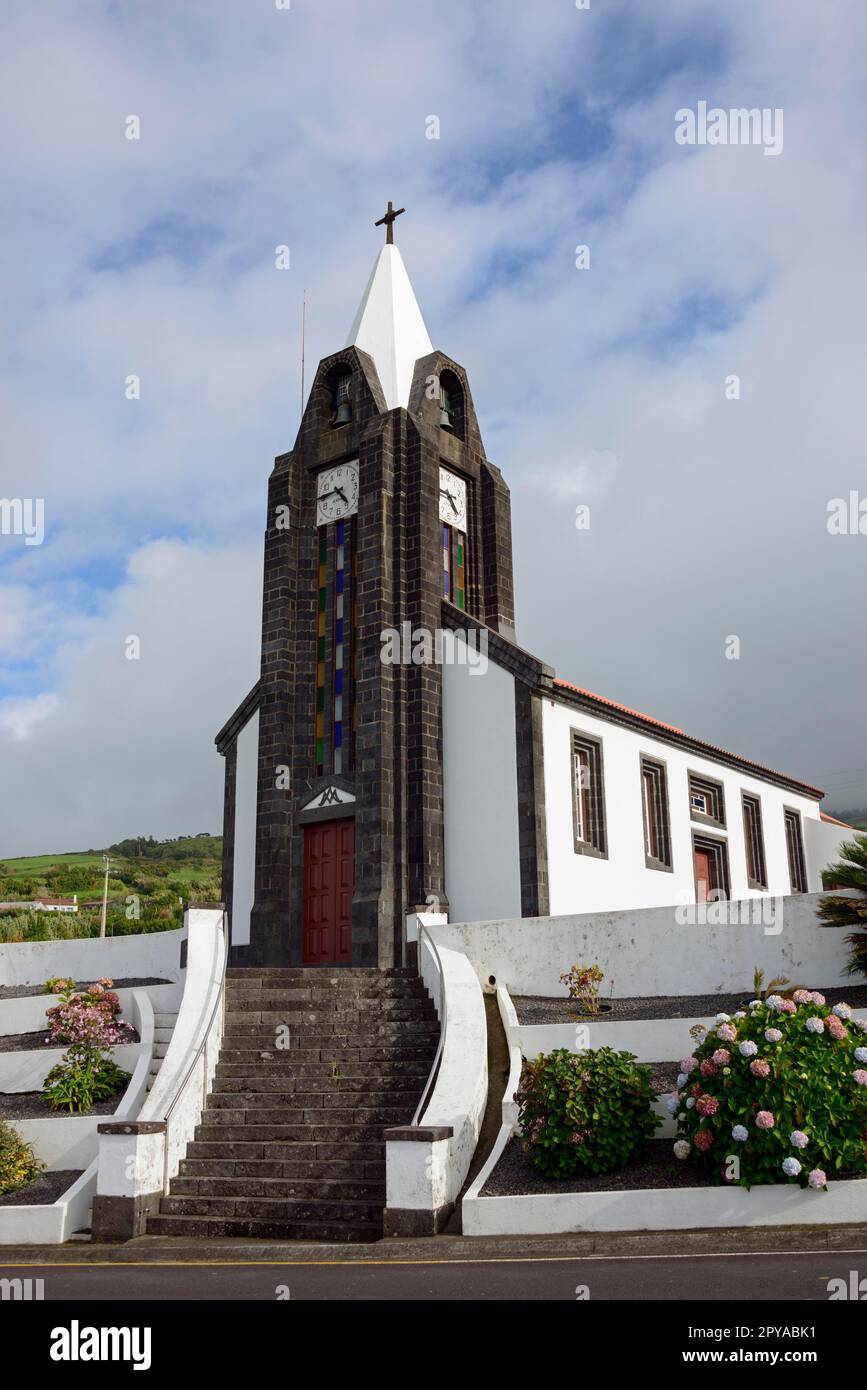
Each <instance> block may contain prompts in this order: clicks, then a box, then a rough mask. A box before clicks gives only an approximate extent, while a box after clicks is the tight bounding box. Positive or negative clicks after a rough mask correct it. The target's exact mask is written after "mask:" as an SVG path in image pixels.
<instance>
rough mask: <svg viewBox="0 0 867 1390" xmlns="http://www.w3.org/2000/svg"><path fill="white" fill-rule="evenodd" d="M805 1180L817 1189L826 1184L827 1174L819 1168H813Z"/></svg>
mask: <svg viewBox="0 0 867 1390" xmlns="http://www.w3.org/2000/svg"><path fill="white" fill-rule="evenodd" d="M807 1182H808V1183H809V1184H810V1186H811V1187H812V1188H814V1189H815V1190H816V1191H818V1190H819V1188H820V1187H827V1186H828V1178H827V1174H825V1173H823V1172H822V1169H821V1168H814V1169H813V1171H812V1173H810V1174H808V1176H807Z"/></svg>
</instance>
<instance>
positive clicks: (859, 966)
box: [819, 835, 867, 975]
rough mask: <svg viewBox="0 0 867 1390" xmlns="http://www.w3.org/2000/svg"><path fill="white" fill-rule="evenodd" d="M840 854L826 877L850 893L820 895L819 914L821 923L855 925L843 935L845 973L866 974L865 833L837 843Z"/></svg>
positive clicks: (866, 901)
mask: <svg viewBox="0 0 867 1390" xmlns="http://www.w3.org/2000/svg"><path fill="white" fill-rule="evenodd" d="M841 849H842V852H843V857H842V859H841V860H840V861H839V863H837V864H834V865H833V867H832V868H831V869H829V870H827V871H826V872H827V879H828V881H829V882H830V883H833V884H835V885H836V886H837V887H838V888H839V889H841V890H842V889H844V888H846V889H848V890H849V892H850V893H851V894H852V896H851V897H847V898H844V897H842V896H840V897H833V898H822V899H821V900H820V902H819V917H820V919H821V923H822V926H823V927H859V928H860V930H859V931H856V932H852V933H851V935H850V936H847V937H846V944H847V946H848V947H849V963H848V965H847V967H846V974H847V975H867V930H865V928H867V835H856V836H855V839H854V840H848V841H847V842H846V843H845V844H844V845H842V846H841Z"/></svg>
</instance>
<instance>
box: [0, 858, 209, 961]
mask: <svg viewBox="0 0 867 1390" xmlns="http://www.w3.org/2000/svg"><path fill="white" fill-rule="evenodd" d="M104 853H105V854H108V856H109V859H110V866H109V879H108V897H109V908H108V922H107V929H108V932H109V934H110V935H113V934H115V933H124V934H125V933H127V932H136V931H166V930H168V929H170V928H172V927H179V926H181V924H182V922H183V914H184V908H185V906H186V905H187V904H188V903H189V902H190V901H195V900H196V899H198V900H199V901H206V902H215V901H218V900H219V898H220V895H221V885H220V876H221V860H222V840H221V839H220V837H219V836H217V835H191V836H182V837H180V838H178V839H175V840H163V841H155V840H153V839H150V838H148V839H144V838H139V839H134V840H121V841H119V842H118V843H117V844H116V845H113V846H109V847H108V848H107V849H106V850H105V851H103V850H84V851H81V852H75V851H64V852H62V853H60V854H34V855H27V856H17V857H15V858H13V859H2V858H0V902H6V903H9V904H10V907H8V908H6V909H4V910H3V912H0V941H34V940H36V941H38V940H46V939H53V938H54V937H55V936H57V935H64V936H66V935H74V936H93V935H96V933H97V931H98V927H99V916H100V911H99V907H90V908H84V907H82V906H81V905H82V904H84V903H99V902H100V901H101V899H102V891H103V874H104V864H103V854H104ZM73 894H75V895H76V896H77V898H78V902H79V911H78V912H77V913H75V914H69V915H65V916H64V915H63V914H58V913H51V912H42V913H40V912H34V911H33V910H32V909H31V908H30V907H29V906H28V903H29V902H32V901H33V900H34V899H36V898H41V897H53V898H69V897H72V895H73ZM19 903H20V907H19V906H18V904H19ZM61 917H62V921H61V920H60V919H61Z"/></svg>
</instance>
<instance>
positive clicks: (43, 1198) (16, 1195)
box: [0, 1168, 84, 1207]
mask: <svg viewBox="0 0 867 1390" xmlns="http://www.w3.org/2000/svg"><path fill="white" fill-rule="evenodd" d="M83 1172H84V1169H83V1168H81V1169H79V1168H57V1169H55V1170H53V1171H52V1172H50V1173H40V1174H39V1177H38V1178H34V1179H33V1181H32V1182H29V1183H28V1184H27V1186H26V1187H19V1188H18V1191H17V1192H7V1193H6V1195H5V1197H0V1207H47V1206H50V1205H51V1203H52V1202H56V1201H57V1199H58V1197H62V1196H63V1194H64V1192H66V1190H67V1188H70V1187H71V1186H72V1184H73V1183H74V1182H75V1181H76V1179H77V1178H80V1177H81V1174H82V1173H83Z"/></svg>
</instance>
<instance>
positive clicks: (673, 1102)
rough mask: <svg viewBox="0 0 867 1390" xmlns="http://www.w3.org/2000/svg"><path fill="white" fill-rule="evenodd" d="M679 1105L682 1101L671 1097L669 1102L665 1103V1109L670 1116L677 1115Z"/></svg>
mask: <svg viewBox="0 0 867 1390" xmlns="http://www.w3.org/2000/svg"><path fill="white" fill-rule="evenodd" d="M679 1105H680V1101H679V1100H678V1098H677V1096H669V1097H668V1100H667V1101H666V1102H665V1108H666V1110H667V1111H668V1113H669V1115H676V1114H677V1107H678V1106H679Z"/></svg>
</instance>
